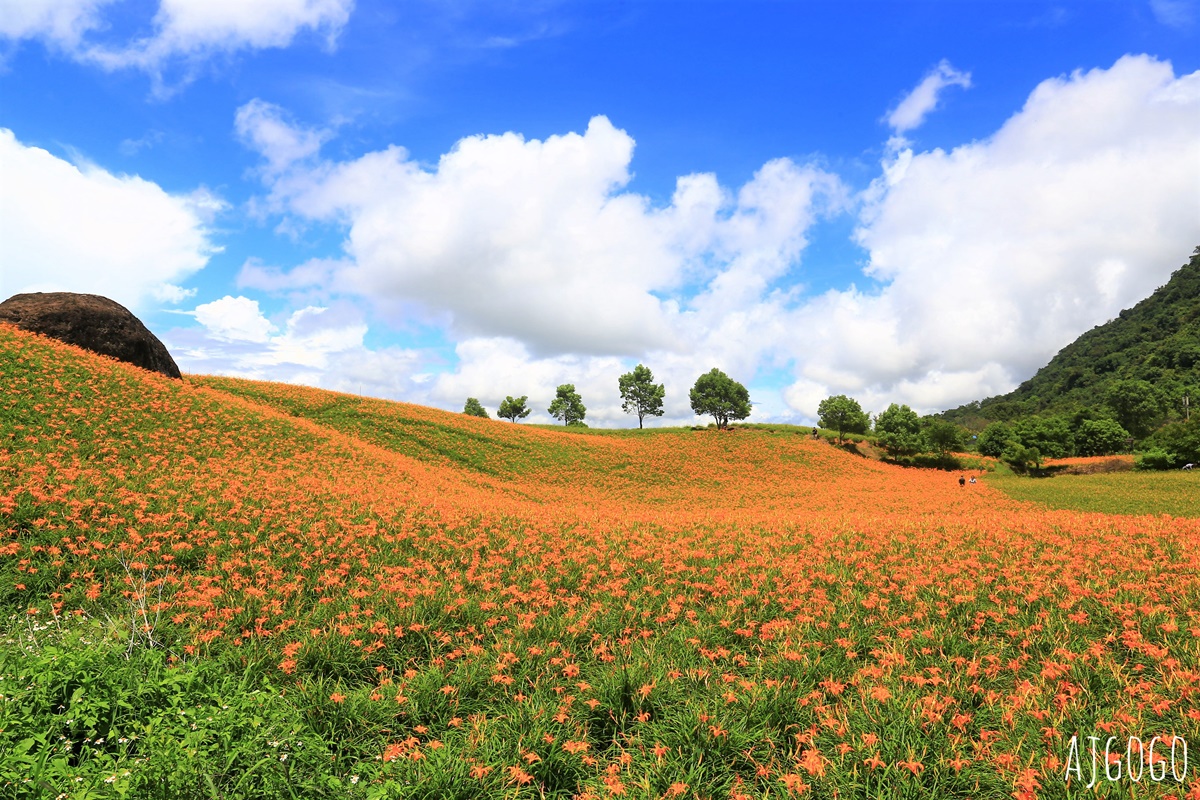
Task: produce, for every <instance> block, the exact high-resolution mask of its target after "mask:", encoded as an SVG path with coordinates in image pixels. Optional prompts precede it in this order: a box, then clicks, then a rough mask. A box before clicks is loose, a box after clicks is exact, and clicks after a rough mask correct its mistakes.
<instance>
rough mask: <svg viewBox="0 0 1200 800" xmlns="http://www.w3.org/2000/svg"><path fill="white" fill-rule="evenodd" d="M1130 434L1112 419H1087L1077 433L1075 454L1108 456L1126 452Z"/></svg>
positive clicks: (1080, 425)
mask: <svg viewBox="0 0 1200 800" xmlns="http://www.w3.org/2000/svg"><path fill="white" fill-rule="evenodd" d="M1128 440H1129V432H1128V431H1126V430H1125V429H1124V428H1122V427H1121V425H1120V423H1118V422H1117V421H1116V420H1111V419H1085V420H1083V422H1081V423H1080V424H1079V428H1078V429H1077V430H1076V431H1075V452H1076V454H1077V455H1081V456H1108V455H1112V454H1113V453H1121V452H1124V451H1125V450H1126V448H1127V442H1128Z"/></svg>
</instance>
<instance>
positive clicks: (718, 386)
mask: <svg viewBox="0 0 1200 800" xmlns="http://www.w3.org/2000/svg"><path fill="white" fill-rule="evenodd" d="M617 390H618V392H620V396H621V410H622V411H624V412H625V413H626V414H635V415H637V420H638V428H641V427H643V424H644V422H645V419H646V417H661V416H662V415H663V399H664V398H665V397H666V387H665V386H664V385H663V384H661V383H655V382H654V373H652V372H651V371H650V369H649V368H648V367H647V366H645V365H644V364H638V365H637V366H636V367H634V368H633V371H632V372H627V373H625V374H624V375H622V376H620V377H619V378H618V379H617ZM689 399H690V401H691V405H692V411H694V412H695V413H696V414H697V415H698V416H702V417H703V416H711V417H712V418H713V421H714V422H715V423H716V425H717V427H718V428H721V429H725V428H728V427H729V423H730V422H735V421H737V420H741V419H745V418H746V417H748V416H750V407H751V402H750V392H749V390H747V389H746V387H745V386H743V385H742V384H741V383H738V382H737V381H735V380H734V379H732V378H730V377H729V376H728V375H726V374H725V373H724V372H722V371H721V370H719V369H717V368H715V367H714V368H713V369H711V370H709V371H708V372H706V373H704V374H703V375H701V376H700V377H699V378H697V379H696V383H695V385H693V386H692V390H691V392H690V393H689ZM528 403H529V395H521V396H520V397H513V396H512V395H508V396H507V397H505V398H504V402H502V403H501V404H500V408H499V409H497V411H496V416H498V417H499V418H500V419H506V420H509V421H510V422H517V421H518V420H522V419H524V418H525V417H528V416H529V414H530V413H531V412H532V410H533V409H531V408H530V407H529V405H528ZM546 411H547V413H549V414H550V416H552V417H554V418H555V419H556V420H559V421H560V422H562V423H563V424H565V425H575V426H581V427H586V423H585V422H584V421H583V420H584V418H585V417H586V416H587V407H586V406H585V405H584V404H583V398H582V397H581V396H580V395H579V393H578V392H577V391H576V390H575V384H573V383H564V384H562V385H561V386H559V387H558V389H556V390H555V394H554V399H553V400H552V401H551V402H550V407H549V408H547V409H546ZM463 413H464V414H468V415H470V416H473V417H483V418H485V419H486V418H489V415H488V412H487V409H485V408H484V407H483V404H481V403H480V402H479V400H478V399H477V398H474V397H468V398H467V402H466V404H465V405H464V406H463Z"/></svg>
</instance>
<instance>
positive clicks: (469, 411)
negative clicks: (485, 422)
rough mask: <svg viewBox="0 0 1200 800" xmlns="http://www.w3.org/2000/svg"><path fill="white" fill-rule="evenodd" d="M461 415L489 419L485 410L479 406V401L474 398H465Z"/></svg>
mask: <svg viewBox="0 0 1200 800" xmlns="http://www.w3.org/2000/svg"><path fill="white" fill-rule="evenodd" d="M463 413H464V414H466V415H467V416H469V417H483V418H484V419H491V417H489V416H488V413H487V409H486V408H484V407H483V406H482V405H480V404H479V401H478V400H476V399H475V398H474V397H468V398H467V404H466V405H464V406H463Z"/></svg>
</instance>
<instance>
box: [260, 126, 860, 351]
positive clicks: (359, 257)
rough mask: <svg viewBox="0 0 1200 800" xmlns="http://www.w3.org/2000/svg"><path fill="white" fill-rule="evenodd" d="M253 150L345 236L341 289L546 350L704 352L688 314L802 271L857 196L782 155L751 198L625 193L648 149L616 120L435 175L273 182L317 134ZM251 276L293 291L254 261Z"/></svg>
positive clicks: (471, 157) (401, 164) (326, 170)
mask: <svg viewBox="0 0 1200 800" xmlns="http://www.w3.org/2000/svg"><path fill="white" fill-rule="evenodd" d="M261 108H263V106H262V105H259V104H251V105H248V106H246V107H243V111H242V112H240V113H239V119H245V118H256V119H257V118H258V116H259V115H258V110H259V109H261ZM269 119H270V121H271V129H272V130H274V129H275V127H274V126H276V125H278V124H283V123H282V122H281V120H282V119H283V117H282V115H280V114H278V113H275V112H272V114H271V115H270V117H269ZM245 140H246V141H247V143H248V144H250V145H251V146H253V147H255V148H256V149H258V150H259V151H260V152H261V153H262V154H263V156H264V158H265V159H266V161H267V166H268V169H267V175H268V180H269V182H270V187H271V191H272V203H273V204H274V207H275V208H276V209H280V210H286V211H289V212H290V213H293V214H296V215H299V216H300V217H304V218H311V219H319V220H329V221H336V222H340V223H342V224H343V225H345V226H346V228H347V230H348V233H347V240H346V245H345V249H346V260H345V262H344V263H341V264H338V263H336V262H325V264H324V265H323V266H333V267H334V268H335V269H336V274H335V275H334V276H333V277H331V278H326V279H327V280H335V281H340V283H341V285H343V286H345V287H347V288H348V289H349V290H352V291H353V292H355V293H357V294H360V295H362V296H364V297H368V298H370V299H371V300H372V301H374V302H376V303H377V304H379V305H380V306H381V307H382V308H385V309H386V308H387V307H388V306H389V304H390V305H391V306H392V307H393V308H400V307H404V308H412V307H416V308H419V309H422V310H423V312H424V313H425V314H427V315H429V316H430V317H431V318H435V319H446V320H448V322H449V324H450V325H451V326H452V328H453V330H454V331H455V332H456V335H457V336H458V337H459V338H460V339H462V338H471V337H484V338H487V337H508V338H512V339H516V340H518V341H520V342H522V343H523V344H524V345H525V346H527V347H528V348H529V349H530V351H531V352H534V353H540V354H555V353H583V354H595V355H633V354H636V353H641V352H645V351H647V350H654V349H662V350H677V349H681V348H682V349H690V348H691V347H693V346H694V341H692V338H693V331H691V330H688V329H687V328H688V326H687V324H685V323H684V322H683V321H682V320H683V318H684V317H688V316H689V315H692V316H695V315H700V316H705V315H707V316H708V317H713V316H717V315H719V313H720V311H721V310H722V309H724V308H726V307H728V305H729V304H730V303H734V304H737V303H744V302H746V301H747V300H748V299H750V300H752V299H754V298H755V297H757V296H758V294H760V293H761V292H763V291H765V290H766V289H767V287H768V286H769V285H770V283H771V282H772V281H773V280H775V279H778V278H780V277H781V276H783V275H785V274H787V273H788V272H789V271H791V270H794V269H795V268H796V266H797V262H798V258H799V255H800V253H801V251H802V250H803V248H804V246H805V245H806V243H807V240H806V238H805V233H806V231H807V230H808V228H809V227H810V226H811V225H812V224H813V222H814V221H815V219H816V218H817V217H818V215H819V214H820V213H822V210H823V209H825V208H829V207H833V208H837V207H840V206H841V204H842V203H844V201H845V195H846V191H845V189H844V187H843V186H842V184H841V182H840V181H838V180H837V178H836V177H834V176H832V175H830V174H829V173H827V172H824V171H822V170H820V169H818V168H816V167H812V166H802V165H798V164H796V163H794V162H792V161H790V160H788V159H777V160H774V161H771V162H769V163H767V164H766V165H764V166H763V168H762V169H761V170H760V171H759V172H758V173H757V174H756V175H755V176H754V178H753V179H752V180H751V181H750V182H748V183H747V184H746V185H745V186H743V187H742V188H741V189H740V190H739V191H738V192H737V193H732V192H729V191H726V190H724V189H722V188H721V187H720V186H719V184H718V183H717V181H716V178H715V177H714V176H712V175H691V176H685V177H683V178H681V179H680V180H679V182H678V185H677V189H676V192H675V195H674V197H673V198H672V201H671V203H670V204H669V205H667V206H665V207H661V208H656V207H653V206H652V205H651V203H650V202H649V200H648V199H647V198H645V197H643V196H641V195H638V194H636V193H634V192H630V191H628V189H627V188H626V187H627V184H628V183H629V181H630V177H631V173H630V162H631V159H632V155H633V147H634V142H633V139H632V137H630V136H629V135H628V134H627V133H625V132H624V131H622V130H619V129H618V128H616V127H614V126H613V125H612V123H610V122H609V121H608V119H606V118H604V117H595V118H593V119H592V120H591V122H590V123H589V124H588V127H587V129H586V131H585V132H584V133H583V134H577V133H568V134H563V135H559V136H551V137H548V138H547V139H545V140H541V141H539V140H527V139H525V138H524V137H522V136H520V135H518V134H515V133H506V134H502V135H492V136H473V137H468V138H466V139H463V140H461V141H460V142H459V143H458V144H457V145H455V147H454V148H453V150H451V151H450V152H449V153H447V154H445V155H444V156H442V157H441V159H440V160H439V161H438V163H437V165H436V168H433V169H430V168H427V167H424V166H422V165H420V164H418V163H416V162H414V161H413V160H411V159H410V158H409V157H408V154H407V153H406V152H405V151H404V150H403V149H402V148H399V147H392V148H389V149H387V150H384V151H380V152H374V153H368V154H366V155H364V156H362V157H360V158H358V159H355V160H352V161H348V162H342V163H327V162H319V163H309V162H307V161H306V162H305V163H303V164H301V165H300V166H298V167H297V168H296V169H293V170H290V171H284V172H282V174H276V173H279V172H280V171H279V170H273V169H272V168H271V165H273V164H282V163H285V162H287V161H288V160H289V157H288V156H286V155H280V154H279V153H280V151H281V150H282V152H283V153H285V154H286V153H290V152H293V150H297V149H298V150H299V151H301V152H303V153H304V155H305V157H307V155H308V152H309V151H308V148H306V147H303V148H294V147H293V146H292V144H291V143H292V142H294V141H302V142H303V141H311V140H310V138H309V137H308V135H307V134H306V133H305V132H304V131H296V132H294V133H291V134H286V133H279V134H276V135H272V136H271V137H258V136H246V137H245ZM278 142H283V143H284V144H283V145H279V144H277V143H278ZM297 160H299V159H297ZM307 271H308V272H310V273H311V274H313V275H314V276H316V275H318V274H320V271H319V270H316V269H313V270H307ZM244 275H245V279H246V280H247V281H250V282H255V283H257V284H259V285H266V284H267V283H270V284H274V285H283V284H284V283H286V282H287V279H285V278H284V277H283V276H282V275H280V274H278V273H273V272H267V271H265V270H263V269H261V268H256V267H254V266H252V267H250V268H249V269H247V270H245V271H244ZM685 285H694V286H699V287H701V288H700V290H698V293H697V292H692V293H689V292H688V291H685V290H684V289H683V288H682V287H684V286H685ZM693 300H694V303H693V302H692V301H693Z"/></svg>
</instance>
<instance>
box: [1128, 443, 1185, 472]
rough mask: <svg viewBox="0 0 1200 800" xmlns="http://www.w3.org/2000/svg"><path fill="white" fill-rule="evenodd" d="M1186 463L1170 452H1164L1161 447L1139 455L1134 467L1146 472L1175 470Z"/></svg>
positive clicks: (1152, 448)
mask: <svg viewBox="0 0 1200 800" xmlns="http://www.w3.org/2000/svg"><path fill="white" fill-rule="evenodd" d="M1186 463H1188V462H1186V461H1183V460H1182V459H1180V458H1179V457H1178V456H1176V455H1175V454H1174V453H1172V452H1171V451H1170V450H1164V449H1163V448H1161V447H1151V448H1150V449H1149V450H1144V451H1142V452H1141V453H1138V454H1137V457H1136V458H1135V459H1134V462H1133V464H1134V467H1136V468H1137V469H1144V470H1164V469H1175V468H1177V467H1182V466H1183V465H1184V464H1186Z"/></svg>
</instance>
